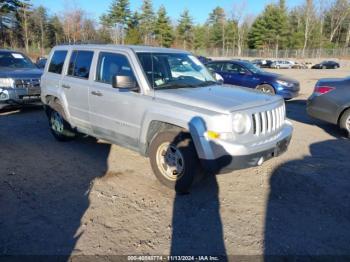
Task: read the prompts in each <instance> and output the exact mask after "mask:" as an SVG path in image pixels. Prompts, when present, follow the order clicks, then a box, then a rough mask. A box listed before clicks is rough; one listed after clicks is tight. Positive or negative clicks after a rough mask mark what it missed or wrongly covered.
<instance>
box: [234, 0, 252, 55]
mask: <svg viewBox="0 0 350 262" xmlns="http://www.w3.org/2000/svg"><path fill="white" fill-rule="evenodd" d="M246 7H247V2H246V0H242V1H241V2H238V3H236V4H234V6H233V11H232V18H233V20H235V21H236V23H237V38H236V41H237V42H236V45H237V55H238V56H241V54H242V49H243V44H244V35H245V34H246V26H245V22H246V21H247V20H248V17H247V16H246V15H245V13H244V10H246Z"/></svg>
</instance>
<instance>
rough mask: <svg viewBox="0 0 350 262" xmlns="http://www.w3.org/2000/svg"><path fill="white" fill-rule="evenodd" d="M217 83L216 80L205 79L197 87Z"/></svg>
mask: <svg viewBox="0 0 350 262" xmlns="http://www.w3.org/2000/svg"><path fill="white" fill-rule="evenodd" d="M216 84H217V82H215V81H205V82H203V83H200V84H198V85H196V87H205V86H211V85H216Z"/></svg>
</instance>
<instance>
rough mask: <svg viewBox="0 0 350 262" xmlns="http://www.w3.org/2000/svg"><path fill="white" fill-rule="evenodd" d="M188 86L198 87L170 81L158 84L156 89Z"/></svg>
mask: <svg viewBox="0 0 350 262" xmlns="http://www.w3.org/2000/svg"><path fill="white" fill-rule="evenodd" d="M187 87H197V86H195V85H191V84H179V83H168V84H165V85H161V86H156V87H154V89H177V88H187Z"/></svg>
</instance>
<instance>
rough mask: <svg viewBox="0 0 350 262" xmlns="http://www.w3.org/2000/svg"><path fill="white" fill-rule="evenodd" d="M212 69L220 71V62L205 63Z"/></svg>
mask: <svg viewBox="0 0 350 262" xmlns="http://www.w3.org/2000/svg"><path fill="white" fill-rule="evenodd" d="M206 66H207V67H208V68H209V69H210V70H212V71H221V69H222V63H210V64H207V65H206Z"/></svg>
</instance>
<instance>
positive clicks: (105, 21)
mask: <svg viewBox="0 0 350 262" xmlns="http://www.w3.org/2000/svg"><path fill="white" fill-rule="evenodd" d="M130 15H131V12H130V3H129V0H114V2H113V3H112V5H111V6H110V8H109V10H108V12H107V14H103V15H102V16H101V17H100V21H101V24H102V25H104V26H107V27H110V28H114V30H115V43H116V44H119V43H123V42H124V38H125V30H126V27H127V25H128V23H129V19H130Z"/></svg>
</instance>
